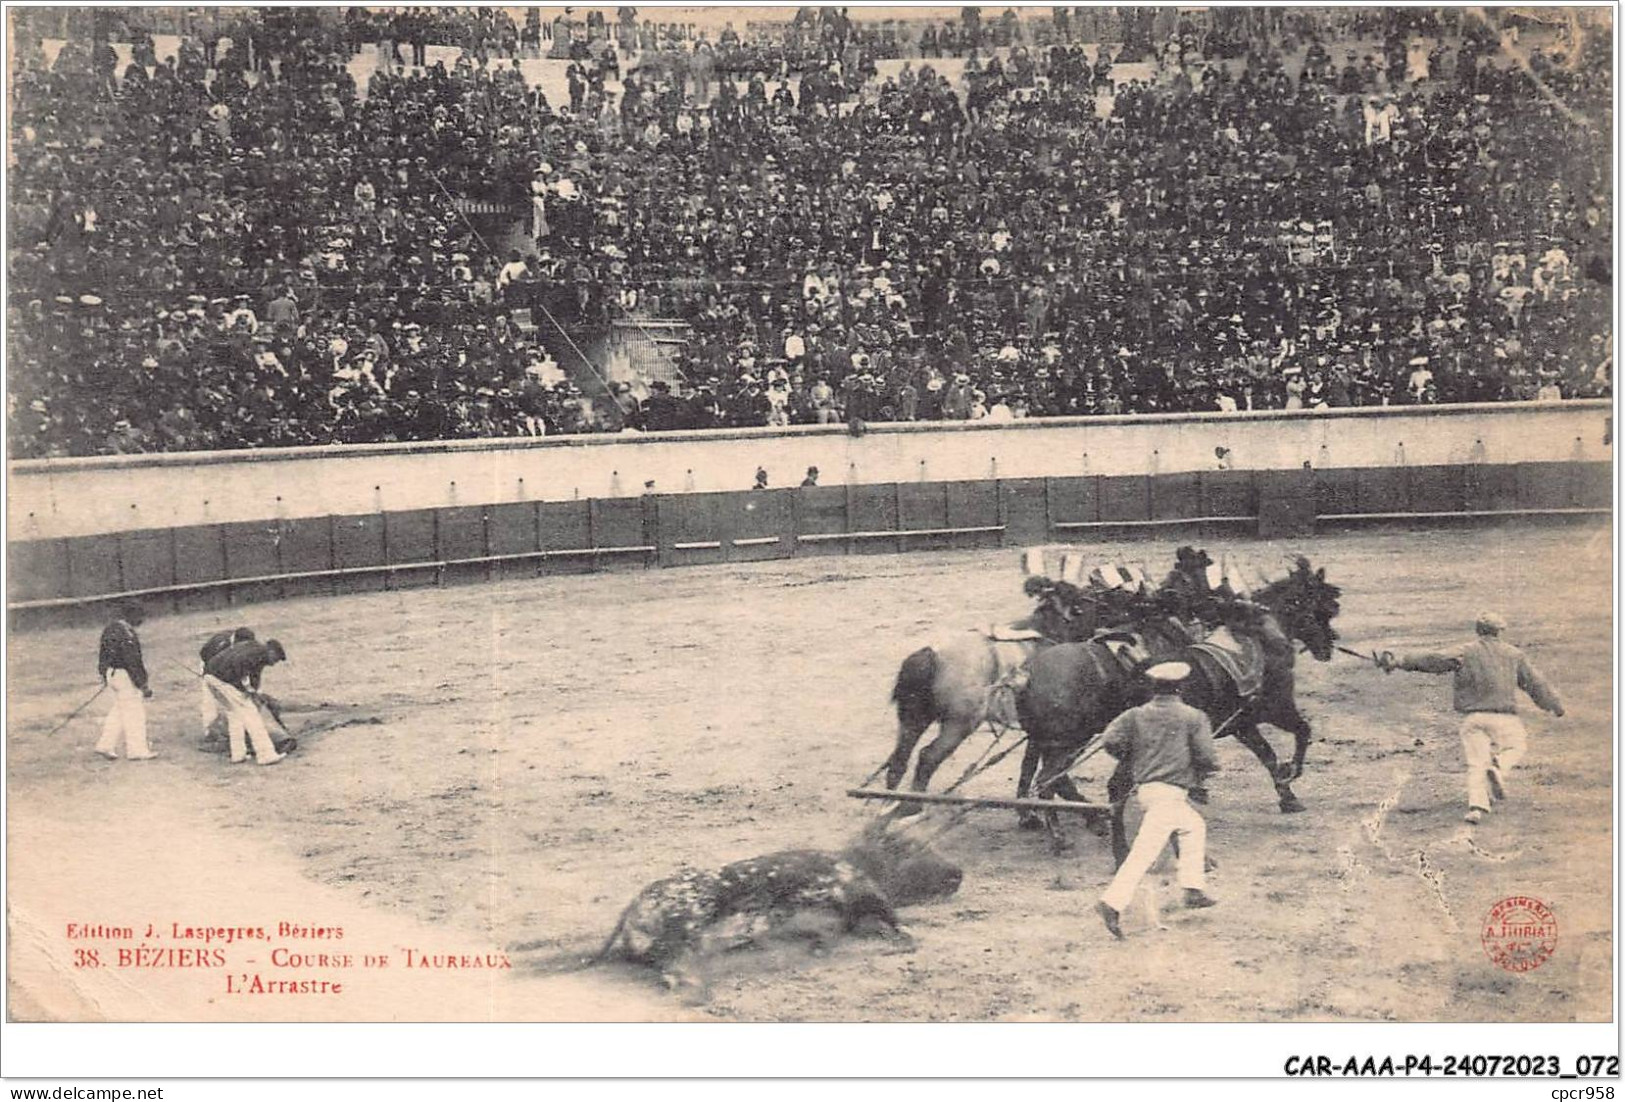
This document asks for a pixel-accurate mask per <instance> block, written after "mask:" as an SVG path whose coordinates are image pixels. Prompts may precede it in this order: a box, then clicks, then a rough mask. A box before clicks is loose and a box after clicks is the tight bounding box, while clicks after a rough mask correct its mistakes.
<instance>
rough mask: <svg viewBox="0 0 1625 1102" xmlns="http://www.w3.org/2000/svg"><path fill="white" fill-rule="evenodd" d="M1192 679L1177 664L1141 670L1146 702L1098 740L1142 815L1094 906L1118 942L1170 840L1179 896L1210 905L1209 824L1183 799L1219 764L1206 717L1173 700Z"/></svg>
mask: <svg viewBox="0 0 1625 1102" xmlns="http://www.w3.org/2000/svg"><path fill="white" fill-rule="evenodd" d="M1190 672H1191V668H1190V666H1188V665H1186V664H1185V663H1183V662H1162V663H1159V664H1157V665H1155V666H1152V667H1151V668H1150V669H1148V670H1146V671H1145V676H1146V677H1147V679H1149V680H1150V682H1151V691H1152V696H1151V699H1150V700H1148V701H1146V702H1145V703H1144V704H1141V705H1140V706H1139V707H1137V708H1130V709H1129V710H1128V711H1126V712H1124V713H1123V714H1122V715H1120V716H1118V717H1117V718H1116V719H1114V720H1112V721H1111V723H1110V724H1109V725H1108V726H1107V727H1106V730H1105V732H1104V734H1102V735H1101V739H1102V742H1103V749H1104V750H1105V751H1106V753H1108V754H1110V755H1111V756H1112V757H1114V758H1116V759H1117V760H1118V761H1120V762H1122V763H1124V764H1125V765H1126V766H1127V768H1128V769H1129V772H1130V775H1131V776H1132V777H1133V780H1134V797H1135V799H1137V800H1139V802H1140V807H1141V808H1142V809H1143V810H1144V812H1145V816H1144V818H1142V819H1141V820H1140V830H1139V833H1138V834H1136V835H1135V836H1134V846H1133V848H1132V849H1130V850H1129V854H1128V858H1127V859H1126V860H1125V861H1124V862H1123V864H1122V867H1121V868H1119V869H1118V870H1117V875H1116V876H1115V877H1113V878H1112V882H1111V884H1110V885H1109V886H1108V887H1107V888H1106V890H1105V892H1104V893H1102V895H1101V897H1100V903H1099V904H1098V906H1097V909H1098V910H1099V912H1100V917H1101V918H1102V919H1103V920H1104V921H1105V923H1106V929H1108V930H1110V931H1111V934H1112V936H1113V937H1116V938H1121V937H1122V936H1123V929H1122V926H1121V925H1120V924H1119V921H1118V919H1119V918H1120V917H1121V915H1122V913H1123V911H1124V910H1125V909H1126V908H1127V907H1128V905H1129V901H1130V900H1132V899H1133V898H1134V890H1135V888H1137V887H1139V885H1140V880H1141V879H1142V878H1143V877H1144V876H1145V874H1146V872H1147V871H1149V870H1150V868H1151V865H1152V864H1153V863H1154V862H1155V861H1156V859H1157V858H1158V857H1159V856H1160V855H1161V854H1162V850H1163V847H1164V846H1165V845H1167V844H1168V839H1169V838H1170V837H1172V838H1177V839H1178V842H1179V886H1180V887H1182V888H1184V889H1185V906H1187V907H1211V906H1213V905H1214V900H1212V899H1211V898H1209V897H1208V894H1207V892H1206V891H1205V890H1204V889H1205V888H1206V881H1205V879H1204V877H1205V875H1206V861H1207V824H1206V823H1205V822H1203V821H1202V816H1201V814H1200V813H1199V812H1198V811H1197V810H1196V808H1195V807H1194V806H1192V804H1191V802H1190V800H1189V798H1188V794H1189V793H1190V791H1191V789H1193V788H1200V787H1201V786H1202V782H1203V780H1204V779H1205V778H1206V777H1207V776H1208V775H1209V774H1210V773H1214V772H1217V771H1218V768H1219V762H1218V758H1217V757H1216V756H1215V755H1214V753H1213V728H1212V726H1211V725H1210V724H1209V723H1208V718H1207V716H1206V715H1205V714H1204V713H1202V712H1200V711H1198V710H1197V709H1195V708H1192V707H1191V706H1190V705H1189V704H1186V703H1185V702H1184V701H1183V700H1181V699H1179V686H1180V683H1181V682H1182V681H1184V680H1185V678H1187V677H1189V676H1190Z"/></svg>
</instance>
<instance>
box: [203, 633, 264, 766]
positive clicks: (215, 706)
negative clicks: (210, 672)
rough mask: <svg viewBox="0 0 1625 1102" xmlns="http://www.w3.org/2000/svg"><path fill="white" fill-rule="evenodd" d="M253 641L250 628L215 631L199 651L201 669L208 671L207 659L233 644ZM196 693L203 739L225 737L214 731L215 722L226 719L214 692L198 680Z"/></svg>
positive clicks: (207, 684)
mask: <svg viewBox="0 0 1625 1102" xmlns="http://www.w3.org/2000/svg"><path fill="white" fill-rule="evenodd" d="M253 641H254V632H253V630H252V629H250V628H246V627H244V628H236V629H234V630H231V631H217V632H215V633H214V634H213V635H211V636H209V641H208V642H206V643H204V644H203V648H202V649H201V650H199V651H198V652H197V653H198V658H200V659H201V660H202V662H203V668H204V669H205V670H207V669H208V666H209V659H211V658H213V657H214V656H215V655H217V654H219V653H220V652H221V651H224V650H225V649H226V648H228V647H230V646H231V645H232V644H233V643H251V642H253ZM198 691H199V692H200V693H201V694H202V696H201V698H200V699H199V701H198V718H199V719H200V721H201V722H202V724H203V737H204V739H205V740H213V739H219V738H224V737H225V730H224V729H222V730H220V731H216V730H215V721H216V720H223V719H225V718H226V713H225V712H223V711H221V710H220V703H219V701H217V700H216V699H215V696H214V692H213V691H212V690H211V689H210V688H209V683H208V681H207V680H206V679H203V678H200V679H199V680H198Z"/></svg>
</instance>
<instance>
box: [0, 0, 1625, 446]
mask: <svg viewBox="0 0 1625 1102" xmlns="http://www.w3.org/2000/svg"><path fill="white" fill-rule="evenodd" d="M1289 16H1290V18H1289ZM139 17H140V16H135V15H131V16H128V17H127V18H132V19H133V18H139ZM153 18H157V17H156V16H153ZM560 18H561V19H564V17H562V16H561V17H560ZM572 18H573V17H572ZM1489 18H1491V19H1499V18H1502V16H1500V15H1497V14H1494V13H1491V15H1490V16H1489ZM1356 24H1358V34H1356ZM538 26H539V24H538ZM594 26H595V27H596V28H597V30H596V32H594V34H592V35H589V33H588V30H589V28H587V27H586V26H585V24H582V23H576V24H574V25H573V26H572V24H571V22H570V20H565V21H564V22H563V23H562V24H556V25H555V27H554V29H553V30H554V33H553V39H554V45H555V49H560V48H563V49H564V50H565V51H567V52H568V53H569V54H571V55H573V56H572V59H571V64H572V65H573V76H572V79H571V81H570V85H569V95H570V106H569V109H568V110H567V111H566V110H555V109H554V108H553V107H552V106H550V105H549V104H548V103H547V102H546V97H545V96H543V95H542V94H541V93H540V91H539V90H538V89H536V88H530V87H527V86H526V83H525V78H524V75H523V74H522V73H521V72H520V70H519V69H518V68H517V67H516V66H515V65H514V64H512V63H511V62H504V61H500V60H497V59H499V58H503V57H507V58H511V57H512V52H513V51H515V50H517V49H518V48H519V40H520V33H519V30H518V28H517V27H515V26H514V25H513V23H512V21H511V20H510V19H508V18H507V17H506V16H505V15H503V14H502V13H500V12H499V11H497V10H496V9H441V8H436V9H428V10H418V9H413V10H412V11H410V12H405V13H404V14H403V13H402V12H400V11H397V12H388V11H385V10H378V11H373V12H368V13H364V14H362V15H349V14H346V15H344V16H340V15H338V14H336V13H334V12H328V11H325V10H323V9H294V10H290V11H289V12H281V11H280V10H270V9H267V10H265V11H259V10H253V9H241V10H240V11H239V12H236V13H233V14H232V15H231V16H230V18H229V19H227V20H225V21H223V22H222V23H220V24H219V25H218V27H217V28H215V29H218V31H219V33H218V34H217V35H214V34H213V31H212V30H211V31H210V32H208V33H205V34H204V35H203V37H201V38H199V39H197V40H191V41H183V42H182V44H181V45H180V47H179V49H178V51H177V53H176V56H175V58H174V59H173V62H171V61H168V60H165V61H162V62H158V63H157V64H154V62H155V61H156V60H157V59H156V54H155V52H153V53H152V56H148V53H149V51H148V43H147V39H146V38H145V37H143V35H142V34H141V33H136V32H138V31H141V30H142V28H131V29H130V30H129V31H117V32H116V33H117V34H119V35H122V36H123V37H114V38H113V39H112V40H113V41H128V42H132V43H136V44H138V45H140V47H141V56H142V58H143V60H144V62H145V64H142V65H124V64H122V63H121V62H120V60H119V55H118V54H117V53H116V52H113V51H110V50H108V49H99V50H98V49H92V48H91V46H90V41H91V39H90V37H89V36H88V35H87V36H85V37H84V38H83V39H82V40H70V41H69V42H68V43H67V45H66V46H64V47H63V49H62V51H61V52H60V53H59V54H58V55H57V56H56V57H55V59H54V61H52V62H51V63H50V64H49V65H47V64H46V58H45V55H44V52H43V51H42V50H40V49H38V48H37V47H38V43H39V39H40V37H41V35H40V34H39V32H38V31H30V30H29V27H28V25H27V24H26V21H25V24H21V25H20V30H19V42H18V45H19V52H18V55H17V68H16V71H15V74H14V81H13V84H14V89H13V91H14V98H13V104H14V108H13V113H12V118H13V152H14V157H15V165H14V168H13V171H12V173H11V180H12V192H11V197H12V203H11V209H12V234H11V237H10V250H11V251H10V254H9V256H8V258H7V259H8V264H9V266H10V274H11V287H12V295H11V298H10V300H9V301H8V303H7V311H8V321H9V323H10V326H9V329H10V332H11V334H12V339H11V347H10V348H9V349H8V352H9V353H10V358H11V363H12V367H13V370H12V375H11V378H12V393H11V396H10V397H11V404H10V411H9V419H10V423H11V430H12V433H11V437H12V440H13V445H12V447H13V454H14V455H17V456H29V455H61V454H87V453H98V452H118V451H145V450H183V449H188V448H216V447H249V446H255V447H259V446H277V445H289V444H304V443H325V442H333V441H338V442H366V441H376V440H392V439H394V440H399V439H419V438H441V437H458V436H469V435H477V434H482V433H533V432H535V431H536V430H538V429H541V430H544V431H548V432H573V431H593V430H605V429H614V428H618V427H620V425H621V424H622V418H623V417H624V411H621V412H617V409H618V407H617V409H611V408H610V407H611V403H609V402H608V401H607V400H606V401H601V402H599V403H598V405H597V407H596V408H595V407H594V404H593V403H592V402H590V401H588V400H587V398H586V397H585V396H583V395H582V394H581V393H580V392H579V391H575V392H572V391H571V390H570V389H568V388H569V383H568V381H567V380H557V381H552V382H547V383H542V382H539V381H537V380H536V379H535V378H533V377H532V376H530V375H529V374H527V365H528V364H530V363H532V362H533V361H534V358H535V355H536V353H537V351H538V349H537V345H536V341H535V337H534V334H533V332H532V330H531V329H530V328H529V326H530V324H531V322H532V321H535V322H538V323H540V322H548V323H549V324H551V323H552V321H553V320H555V319H556V321H557V323H558V324H560V325H563V326H565V327H566V328H567V329H573V328H579V327H599V326H603V325H605V324H607V322H608V320H609V319H610V318H611V317H612V316H614V315H615V314H616V313H617V312H618V311H625V310H642V309H647V308H648V307H650V306H652V305H654V304H655V303H656V302H658V306H659V313H660V314H661V315H663V316H665V317H671V318H676V319H680V320H682V321H684V322H687V323H688V325H689V326H690V339H689V341H688V343H687V345H686V347H685V348H684V350H683V353H682V355H681V357H680V358H679V360H678V363H677V367H678V369H679V370H680V371H681V372H682V373H683V374H684V375H685V376H687V377H689V378H692V379H694V380H695V382H696V383H697V384H698V383H700V382H701V381H702V380H703V381H704V383H703V386H699V385H697V386H696V387H695V388H694V390H693V392H692V394H690V395H689V396H688V400H687V401H684V402H682V403H681V405H682V408H683V410H684V411H685V412H684V413H683V415H682V416H680V417H679V418H678V419H679V420H680V421H681V422H682V424H683V427H704V426H706V425H712V424H718V423H727V424H737V425H762V424H767V423H769V422H770V421H772V422H774V423H785V422H788V423H835V422H837V421H846V420H849V419H853V418H856V419H859V420H876V419H883V418H887V419H889V418H903V419H906V418H909V417H915V418H919V419H926V420H929V419H937V418H949V419H964V418H967V417H969V416H970V414H971V412H972V407H973V394H974V392H975V391H977V390H980V391H982V392H983V393H984V394H985V395H988V396H992V397H994V399H995V400H994V402H993V404H992V407H991V408H990V409H989V413H990V415H991V414H993V413H994V411H995V410H998V409H999V406H1000V403H999V402H998V401H997V400H996V399H997V397H998V396H1001V395H1003V396H1015V395H1020V396H1022V397H1023V398H1025V399H1026V408H1027V410H1028V411H1029V412H1030V414H1031V415H1033V416H1058V415H1078V414H1096V413H1098V414H1109V413H1117V412H1135V411H1150V410H1182V409H1191V410H1194V409H1214V408H1227V403H1233V404H1234V406H1235V407H1236V408H1237V409H1238V410H1247V409H1264V408H1282V407H1285V406H1286V405H1288V403H1289V402H1290V403H1293V404H1295V405H1305V406H1311V407H1312V406H1318V405H1322V404H1324V405H1371V404H1385V403H1391V402H1431V401H1447V402H1448V401H1493V400H1502V399H1513V398H1524V399H1527V398H1531V397H1534V396H1536V395H1537V394H1542V393H1544V394H1545V395H1546V396H1548V397H1550V396H1551V395H1552V394H1553V393H1554V392H1555V393H1558V394H1562V395H1564V396H1568V397H1581V396H1601V395H1606V394H1608V393H1609V388H1610V387H1611V373H1610V371H1608V370H1606V369H1603V365H1605V364H1611V359H1608V357H1607V355H1606V351H1605V350H1606V349H1607V348H1608V347H1610V342H1611V336H1612V334H1611V329H1610V325H1611V274H1612V273H1611V265H1612V225H1611V207H1612V204H1611V186H1612V185H1611V179H1610V177H1609V175H1608V165H1609V157H1608V146H1607V140H1606V139H1607V127H1606V125H1603V122H1604V120H1607V119H1608V118H1609V117H1610V114H1609V111H1610V105H1611V93H1612V88H1611V69H1610V66H1609V62H1608V57H1607V49H1606V47H1607V35H1606V34H1599V33H1595V32H1594V31H1588V32H1587V34H1586V35H1585V37H1584V39H1583V41H1582V42H1581V44H1580V48H1579V49H1578V50H1575V49H1574V48H1573V46H1574V44H1573V43H1570V42H1566V41H1565V42H1563V43H1561V49H1560V50H1559V49H1558V48H1557V46H1558V44H1557V43H1554V42H1549V41H1543V40H1542V39H1541V37H1540V35H1539V34H1538V33H1530V34H1527V35H1525V37H1524V39H1523V41H1522V43H1521V44H1520V47H1519V49H1520V50H1523V51H1526V52H1527V53H1528V54H1529V55H1530V65H1531V66H1532V69H1533V71H1534V73H1535V75H1537V76H1538V77H1539V78H1540V81H1541V83H1542V85H1543V86H1544V88H1545V90H1546V91H1544V92H1543V91H1542V90H1541V87H1539V86H1537V85H1536V84H1535V83H1534V82H1533V81H1531V79H1530V77H1529V74H1528V73H1527V72H1526V71H1525V70H1524V69H1523V68H1522V67H1521V66H1516V65H1512V64H1509V63H1508V62H1507V61H1506V59H1505V57H1504V56H1503V55H1502V53H1501V51H1500V49H1499V45H1498V41H1499V33H1498V31H1499V28H1498V27H1497V26H1493V25H1491V24H1489V23H1486V22H1485V20H1484V18H1482V17H1480V16H1478V15H1476V14H1466V15H1461V16H1459V17H1457V18H1451V19H1445V17H1443V16H1441V15H1439V14H1438V13H1435V12H1432V11H1428V10H1423V9H1415V10H1411V9H1405V10H1392V11H1390V10H1382V11H1374V12H1370V13H1361V14H1360V15H1359V16H1358V18H1356V17H1355V16H1352V15H1349V14H1348V13H1345V12H1342V11H1341V10H1331V9H1328V10H1324V11H1320V10H1317V11H1313V12H1311V11H1307V10H1306V11H1303V12H1298V11H1291V12H1286V13H1285V14H1281V13H1276V12H1275V9H1271V10H1270V11H1269V12H1261V13H1253V12H1251V11H1236V12H1231V11H1229V10H1224V11H1215V12H1212V13H1192V14H1188V15H1180V14H1178V13H1173V12H1171V11H1170V12H1168V13H1167V14H1165V15H1162V16H1157V15H1155V13H1153V15H1152V16H1149V17H1148V16H1146V15H1144V14H1143V13H1134V12H1129V11H1127V10H1126V9H1125V10H1124V11H1123V12H1104V11H1102V12H1095V11H1093V10H1092V9H1088V10H1083V11H1082V12H1081V13H1072V14H1071V15H1069V16H1068V17H1067V18H1066V19H1064V20H1062V19H1059V18H1055V17H1053V16H1052V17H1049V18H1045V17H1043V16H1035V17H1031V18H1027V19H1021V18H1015V19H1013V20H1012V19H1007V18H1005V17H1004V16H1003V15H1002V14H1001V15H999V16H997V17H993V16H990V17H989V18H988V19H986V20H983V19H982V18H980V16H978V17H976V18H973V19H965V20H962V21H959V22H955V23H951V24H947V25H937V26H934V27H930V28H927V30H930V31H933V32H934V33H931V34H924V33H921V34H915V33H914V31H913V29H912V28H905V27H903V26H901V25H898V24H895V23H893V24H890V25H888V24H887V23H885V22H879V21H868V20H860V21H853V20H851V19H849V18H848V17H847V16H846V15H845V14H843V13H842V12H841V11H840V10H838V9H809V10H808V11H806V12H803V13H801V14H799V15H798V16H797V17H796V18H795V19H794V20H792V21H791V22H789V23H787V24H778V25H775V26H757V27H753V28H751V29H749V30H747V31H746V32H744V33H741V32H739V31H737V30H731V31H730V32H729V33H726V34H723V35H721V36H717V37H715V38H710V37H706V36H703V35H702V34H700V33H699V32H697V31H691V30H690V29H688V28H680V27H673V26H662V25H658V24H651V23H648V22H644V23H641V24H638V25H637V35H636V37H637V39H638V50H637V52H636V55H635V57H634V58H633V59H631V60H629V61H628V62H627V64H626V66H625V70H624V72H623V71H622V67H621V59H620V58H619V57H618V56H617V54H616V51H615V48H614V43H613V42H612V41H611V36H610V35H609V27H608V23H607V21H595V23H594ZM617 26H618V27H620V28H622V33H621V35H620V36H619V38H620V40H621V41H622V44H623V45H624V41H625V39H626V38H627V37H629V34H630V32H628V31H626V30H625V28H627V27H629V26H631V24H630V23H629V22H628V21H626V20H624V19H621V18H620V17H619V16H618V17H617ZM905 31H906V33H905ZM527 33H528V32H527ZM211 35H213V39H212V40H211ZM1418 37H1423V38H1425V39H1427V40H1428V41H1429V42H1432V43H1433V44H1434V45H1433V48H1432V51H1431V52H1430V53H1429V55H1428V57H1427V58H1426V59H1425V60H1426V66H1425V69H1426V71H1425V75H1424V73H1423V65H1422V63H1421V60H1420V59H1419V57H1418V55H1417V54H1416V52H1415V48H1414V45H1415V41H1416V39H1417V38H1418ZM365 41H377V42H381V43H389V44H390V49H389V50H386V51H384V52H386V53H387V52H392V51H393V44H394V43H401V44H408V45H410V46H411V48H412V59H413V63H414V64H413V65H412V66H411V67H410V68H400V67H398V66H391V65H384V66H382V67H380V69H379V71H377V72H375V73H373V74H372V76H371V77H370V79H369V80H368V83H367V87H366V88H365V89H358V88H357V87H356V86H355V83H354V81H353V79H352V77H351V76H350V70H349V68H348V62H349V60H350V57H351V56H352V54H353V52H354V50H355V49H356V46H357V43H358V42H365ZM420 42H421V44H422V45H423V47H424V50H423V51H422V56H421V58H420V50H419V44H420ZM561 43H562V47H561ZM928 43H929V44H930V45H929V49H928V48H927V45H928ZM1373 43H1374V44H1376V45H1372V44H1373ZM428 44H435V45H437V46H438V45H444V46H451V47H454V48H456V49H458V50H460V51H461V53H460V55H459V56H457V57H456V58H455V59H454V60H441V61H437V63H436V64H434V65H425V64H424V62H425V61H426V59H427V45H428ZM916 45H917V48H916ZM211 51H212V52H213V54H214V55H215V56H214V57H213V58H212V59H211V58H210V57H209V54H210V53H211ZM927 53H931V54H933V56H932V57H930V58H927V57H926V56H925V55H926V54H927ZM437 56H438V55H437ZM935 56H941V57H958V58H963V59H964V65H963V73H962V74H960V73H959V66H958V64H957V63H956V64H955V66H954V67H952V68H949V67H946V66H944V67H942V68H941V69H940V71H939V69H938V68H935V67H933V65H932V61H934V60H935ZM900 58H906V62H904V63H902V64H897V65H894V66H890V67H888V69H887V71H886V72H885V73H884V74H882V73H881V72H880V70H879V67H878V66H877V64H876V63H877V62H879V61H883V60H887V59H900ZM1142 58H1149V59H1150V60H1147V61H1144V63H1143V65H1142V66H1140V67H1137V68H1134V69H1129V68H1127V67H1126V66H1125V63H1127V62H1130V61H1134V60H1136V59H1142ZM1219 59H1228V60H1226V61H1224V63H1223V64H1220V63H1219ZM211 61H212V63H213V66H214V70H215V71H214V75H213V76H212V77H210V76H209V70H210V67H211ZM149 70H150V72H149ZM623 89H624V91H623ZM1548 93H1549V94H1548ZM1368 112H1369V113H1368ZM538 166H540V169H538ZM481 204H488V205H489V206H490V207H491V208H492V209H510V210H517V211H520V212H523V215H524V218H523V222H524V224H522V225H520V224H518V222H517V220H516V228H518V229H519V232H520V234H521V235H523V236H528V237H529V238H530V244H529V245H525V246H522V249H523V251H522V252H521V253H520V255H519V256H518V258H517V263H518V264H519V266H520V268H515V267H514V265H515V263H516V260H515V258H514V257H512V256H509V255H506V253H505V254H504V259H500V260H499V259H498V257H497V256H496V255H494V254H493V253H492V251H491V250H490V248H488V247H487V243H486V242H487V238H486V236H482V235H479V234H476V233H475V232H474V229H473V226H472V225H471V224H470V222H469V221H468V220H467V211H468V210H469V209H471V208H478V207H479V206H480V205H481ZM527 230H528V231H529V232H528V234H526V232H525V231H527ZM543 231H545V232H543ZM508 240H512V238H509V239H508ZM503 248H504V250H506V248H507V245H506V244H504V246H503ZM521 269H522V271H521ZM504 273H507V274H506V275H504ZM240 296H242V297H240ZM216 299H220V300H223V301H220V302H216V301H214V300H216ZM860 357H861V360H860ZM1417 357H1426V358H1427V361H1428V362H1427V367H1428V371H1429V373H1430V374H1431V378H1430V379H1427V380H1424V381H1423V382H1422V383H1421V385H1418V386H1412V385H1411V381H1412V371H1411V366H1410V361H1411V360H1412V359H1415V358H1417ZM774 361H782V370H783V372H784V375H785V378H784V379H783V381H782V385H781V384H780V383H779V381H778V380H776V379H775V378H769V377H768V374H767V373H768V372H769V371H770V370H772V369H774V368H776V367H780V366H781V364H779V363H775V362H774ZM961 380H963V381H961ZM1003 405H1004V406H1005V407H1006V408H1008V409H1009V410H1010V413H1011V416H1012V417H1014V416H1015V415H1016V410H1017V406H1018V403H1017V402H1016V400H1015V398H1014V397H1009V398H1007V399H1006V401H1005V402H1004V403H1003ZM646 412H647V411H645V415H646ZM998 417H999V418H1001V419H1002V417H1003V412H1002V411H1000V412H999V413H998Z"/></svg>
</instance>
